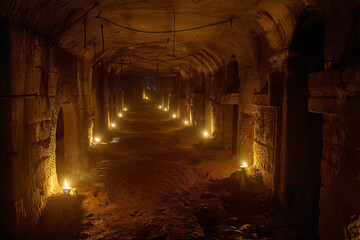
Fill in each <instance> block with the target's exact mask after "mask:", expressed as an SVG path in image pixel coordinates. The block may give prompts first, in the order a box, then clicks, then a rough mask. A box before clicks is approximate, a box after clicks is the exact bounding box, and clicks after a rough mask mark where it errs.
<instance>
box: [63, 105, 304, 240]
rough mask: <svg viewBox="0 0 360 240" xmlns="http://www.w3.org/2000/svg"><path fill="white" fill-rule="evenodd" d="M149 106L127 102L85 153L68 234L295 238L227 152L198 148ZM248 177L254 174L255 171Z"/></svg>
mask: <svg viewBox="0 0 360 240" xmlns="http://www.w3.org/2000/svg"><path fill="white" fill-rule="evenodd" d="M201 141H202V140H201V138H200V129H196V128H191V127H185V128H184V127H183V126H182V121H181V120H171V119H170V114H169V113H164V112H162V111H160V110H158V109H156V108H155V106H153V105H152V104H149V103H148V104H144V105H142V106H141V107H132V109H131V110H130V111H129V112H127V113H126V114H125V118H123V119H120V120H119V122H118V127H117V129H114V130H112V131H111V133H110V134H109V136H107V138H106V139H105V140H104V142H103V144H98V145H96V146H95V147H94V149H93V150H92V151H91V153H90V158H91V160H90V162H91V165H90V166H89V170H88V176H90V177H89V178H87V180H85V181H84V182H82V183H81V184H80V186H79V187H78V191H79V196H78V198H77V201H76V204H75V205H76V206H77V208H78V211H75V213H74V215H76V216H77V217H76V220H74V218H73V219H72V221H69V223H70V225H71V227H70V228H68V230H67V234H66V236H61V238H69V239H300V237H299V234H298V233H297V232H296V231H295V230H294V229H292V228H291V227H290V226H289V225H288V224H286V223H285V221H284V220H282V218H280V217H275V214H274V212H273V210H272V209H271V207H270V204H269V202H267V201H266V199H267V198H266V196H267V195H266V192H264V191H263V190H261V187H259V183H258V182H257V180H256V177H255V180H252V181H249V182H247V183H246V184H247V186H246V189H243V188H242V187H241V186H243V185H241V184H240V183H239V181H237V180H236V178H235V175H234V174H233V173H234V172H235V171H236V168H237V165H238V163H237V161H236V160H234V159H233V158H231V156H230V152H226V151H223V150H219V149H218V150H217V149H208V148H204V147H202V144H201ZM255 176H256V174H255Z"/></svg>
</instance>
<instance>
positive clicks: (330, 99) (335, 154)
mask: <svg viewBox="0 0 360 240" xmlns="http://www.w3.org/2000/svg"><path fill="white" fill-rule="evenodd" d="M359 76H360V67H359V66H356V67H349V68H346V69H345V70H342V71H341V70H333V71H326V72H318V73H313V74H310V75H309V90H310V98H309V110H310V111H312V112H315V113H322V114H323V116H324V118H323V133H322V136H323V139H324V144H323V151H322V160H321V178H322V187H321V190H320V217H319V236H320V238H321V239H344V238H345V236H344V234H345V235H347V236H349V231H351V230H349V229H350V228H348V226H349V225H351V224H354V222H353V221H356V220H357V221H359V219H358V214H359V212H360V211H359V208H360V150H359V149H360V77H359ZM353 216H355V218H352V217H353Z"/></svg>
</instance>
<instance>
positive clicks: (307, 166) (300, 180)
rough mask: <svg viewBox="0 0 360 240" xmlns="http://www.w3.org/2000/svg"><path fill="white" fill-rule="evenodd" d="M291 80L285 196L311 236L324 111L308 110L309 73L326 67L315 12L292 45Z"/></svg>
mask: <svg viewBox="0 0 360 240" xmlns="http://www.w3.org/2000/svg"><path fill="white" fill-rule="evenodd" d="M290 56H291V59H290V61H289V77H288V80H287V88H288V89H287V91H288V103H287V104H288V106H287V111H288V113H287V117H288V123H287V142H286V144H287V154H286V169H285V174H286V176H285V178H286V180H285V198H286V202H287V209H288V211H289V212H290V213H291V214H292V217H293V220H294V221H295V222H296V223H297V224H299V225H300V226H301V228H302V230H303V231H304V233H305V234H306V235H307V236H308V237H309V239H312V238H317V229H318V217H319V194H320V186H321V175H320V164H321V156H322V143H323V140H322V115H321V114H315V113H311V112H309V110H308V98H309V90H308V74H309V73H312V72H316V71H322V70H323V66H324V65H323V63H324V23H323V20H322V17H321V16H320V15H318V14H317V13H315V12H311V13H306V14H304V15H303V16H302V17H301V18H300V21H299V24H298V27H297V29H296V30H295V33H294V37H293V41H292V44H291V47H290Z"/></svg>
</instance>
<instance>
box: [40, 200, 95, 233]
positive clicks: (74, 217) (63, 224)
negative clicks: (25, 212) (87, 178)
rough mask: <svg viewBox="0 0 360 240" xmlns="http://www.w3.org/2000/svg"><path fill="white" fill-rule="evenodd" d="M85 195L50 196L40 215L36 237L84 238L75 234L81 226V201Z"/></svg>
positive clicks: (82, 215)
mask: <svg viewBox="0 0 360 240" xmlns="http://www.w3.org/2000/svg"><path fill="white" fill-rule="evenodd" d="M84 199H85V196H83V195H79V196H77V197H73V196H69V195H60V196H54V197H51V198H50V199H49V200H48V202H47V204H46V207H45V209H44V211H43V213H42V215H41V217H40V220H39V224H38V239H44V240H45V239H46V240H48V239H54V240H57V239H64V240H65V239H84V238H87V237H89V236H83V235H79V234H77V233H78V232H79V230H80V229H81V227H82V218H83V217H84V212H83V210H82V209H81V202H82V201H83V200H84Z"/></svg>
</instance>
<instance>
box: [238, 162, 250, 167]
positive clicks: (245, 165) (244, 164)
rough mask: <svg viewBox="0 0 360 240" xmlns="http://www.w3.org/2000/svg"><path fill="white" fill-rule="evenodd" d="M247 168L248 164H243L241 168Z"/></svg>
mask: <svg viewBox="0 0 360 240" xmlns="http://www.w3.org/2000/svg"><path fill="white" fill-rule="evenodd" d="M247 167H248V165H247V163H246V162H243V164H242V165H241V166H240V168H247Z"/></svg>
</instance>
